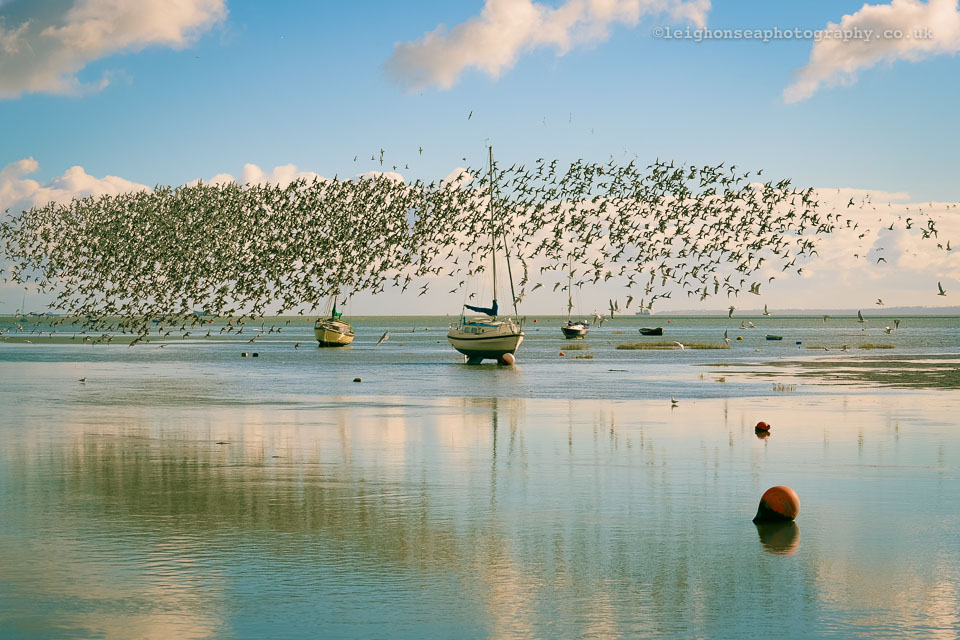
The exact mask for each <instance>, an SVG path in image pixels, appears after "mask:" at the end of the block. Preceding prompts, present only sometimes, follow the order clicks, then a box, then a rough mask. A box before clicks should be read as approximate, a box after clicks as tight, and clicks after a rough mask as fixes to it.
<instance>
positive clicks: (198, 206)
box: [0, 158, 946, 341]
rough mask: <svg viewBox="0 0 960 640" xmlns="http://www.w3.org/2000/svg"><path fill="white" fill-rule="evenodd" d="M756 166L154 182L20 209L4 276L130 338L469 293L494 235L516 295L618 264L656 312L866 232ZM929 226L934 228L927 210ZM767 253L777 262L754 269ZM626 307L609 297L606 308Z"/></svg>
mask: <svg viewBox="0 0 960 640" xmlns="http://www.w3.org/2000/svg"><path fill="white" fill-rule="evenodd" d="M761 174H762V171H758V172H756V174H751V173H750V172H742V171H738V170H737V167H736V166H725V165H724V164H720V165H717V166H690V165H676V164H674V163H672V162H669V163H668V162H663V161H657V162H655V163H653V164H651V165H649V166H647V167H640V166H638V165H636V164H635V163H634V162H631V163H629V164H619V163H617V162H615V161H614V160H613V159H612V158H611V160H610V161H609V162H606V163H590V162H585V161H582V160H580V161H576V162H574V163H572V164H571V165H570V166H569V167H567V168H566V169H561V168H559V167H558V161H557V160H551V161H548V160H546V159H543V158H541V159H539V160H538V161H537V162H536V163H534V164H533V165H532V166H524V165H517V164H514V165H512V166H509V167H500V166H498V165H494V166H492V167H490V169H489V174H488V172H487V170H485V169H474V168H466V169H463V170H462V172H461V173H460V175H459V178H458V179H454V180H449V179H448V180H442V181H434V182H429V183H427V182H423V181H421V180H417V181H414V182H412V183H404V182H402V181H399V180H396V179H393V178H391V177H390V176H386V175H376V176H372V177H360V178H354V179H339V178H334V179H332V180H322V179H313V180H310V181H307V180H303V179H301V180H297V181H294V182H291V183H290V184H289V185H286V186H278V185H271V184H254V185H238V184H236V183H227V184H218V185H207V184H203V183H200V184H196V185H190V186H182V187H178V188H170V187H158V188H156V189H154V190H153V191H141V192H137V193H128V194H121V195H113V196H102V197H99V198H94V197H89V198H82V199H75V200H73V201H71V202H69V203H67V204H56V203H50V204H47V205H45V206H39V207H34V208H32V209H29V210H27V211H24V212H22V213H20V214H17V215H14V216H12V217H10V218H8V219H7V220H5V221H4V222H3V223H2V224H0V264H4V263H6V264H7V266H8V269H9V273H5V274H2V275H3V276H4V279H5V280H12V281H14V282H18V283H20V284H27V283H33V286H36V287H37V288H38V289H39V290H40V291H42V292H53V294H54V295H55V303H54V307H55V308H56V309H58V310H60V311H62V312H64V313H66V314H68V315H69V316H72V318H71V321H74V320H75V319H79V320H80V321H81V322H82V323H83V324H84V325H85V327H86V328H87V329H89V330H91V331H103V330H104V329H107V328H110V329H113V330H117V331H120V332H122V333H133V334H135V335H136V336H137V338H136V340H141V339H143V338H144V337H145V336H146V335H148V334H149V332H150V329H151V327H154V326H156V325H157V324H158V322H159V324H160V330H161V332H162V331H163V327H164V326H165V325H166V326H169V327H180V328H181V329H183V330H188V329H190V328H193V327H196V326H198V325H199V324H202V320H201V316H202V315H213V316H220V317H227V318H230V319H231V323H230V326H231V327H233V326H238V327H242V325H243V323H244V321H245V320H247V319H249V318H254V317H261V316H262V315H263V314H264V313H265V311H266V310H267V309H270V310H271V312H273V313H278V314H285V313H294V312H298V313H300V314H305V313H306V314H308V315H312V312H314V311H316V310H317V308H318V307H319V306H320V305H322V304H324V302H325V301H326V300H328V299H329V298H330V297H334V296H347V295H351V294H352V293H355V292H360V291H371V292H374V293H379V292H382V291H384V290H385V289H386V288H387V287H397V288H399V289H401V290H402V291H407V290H408V289H410V290H411V292H414V291H415V292H417V295H423V294H424V293H426V292H427V290H428V289H429V287H430V286H431V283H436V282H438V279H439V278H440V277H446V278H448V282H450V283H451V284H454V285H455V286H454V288H453V289H452V291H454V292H456V291H462V290H464V284H465V283H466V282H467V281H468V280H469V279H470V278H472V277H475V276H488V275H489V271H486V272H485V270H487V269H488V268H489V267H488V263H489V256H490V252H491V250H492V249H493V246H492V244H491V241H490V238H491V235H494V236H495V238H496V250H497V253H498V254H500V255H501V256H502V255H504V254H505V255H506V256H507V257H508V263H507V264H508V268H512V269H513V271H511V279H512V280H514V281H515V282H516V289H515V290H512V291H511V295H512V299H513V302H514V303H515V304H519V303H521V302H522V301H523V299H524V297H525V296H527V295H528V294H529V293H530V292H532V291H535V290H537V289H539V288H541V287H543V286H544V285H545V284H549V283H550V282H551V281H552V280H557V279H558V278H557V276H558V274H562V276H563V277H562V278H561V280H562V281H558V282H556V283H555V284H554V286H553V290H554V291H556V290H557V289H558V288H560V287H563V289H566V288H567V286H573V287H590V286H593V285H597V284H598V283H601V282H607V281H609V280H611V279H615V280H614V282H615V283H616V282H620V283H622V285H623V286H624V287H626V288H627V289H628V290H629V291H630V294H629V295H628V296H627V297H626V304H625V308H626V309H629V308H630V306H631V304H633V302H634V300H637V299H638V298H639V300H637V305H636V307H635V308H637V309H639V310H643V309H652V308H653V306H654V304H655V303H656V302H657V301H658V300H662V299H665V298H670V297H671V296H672V295H673V294H674V293H676V292H683V293H686V295H687V296H691V297H696V298H698V299H700V300H703V299H706V298H708V297H711V296H725V297H728V298H729V297H736V296H738V295H739V294H740V293H741V292H746V293H750V294H754V295H758V296H759V295H761V294H760V287H761V286H762V285H763V284H765V283H766V282H769V281H771V280H773V279H774V277H776V276H770V275H769V274H770V273H771V272H775V273H778V274H779V273H782V272H788V271H795V272H802V264H803V262H804V260H805V259H808V258H809V257H810V256H811V255H814V254H816V253H817V250H816V247H817V238H818V236H822V235H824V234H830V233H834V232H837V231H839V230H843V229H849V228H853V229H856V225H854V226H853V227H851V224H850V220H849V219H844V218H843V216H842V215H841V212H838V211H836V210H826V208H825V207H823V206H821V203H820V202H819V201H818V200H817V198H816V197H815V194H814V191H813V189H812V188H808V189H798V188H796V187H794V186H793V185H792V183H791V182H790V180H786V179H784V180H779V181H772V180H769V181H766V182H761V177H760V176H761ZM848 206H849V205H848ZM844 222H845V223H846V224H845V225H844ZM492 232H493V234H492ZM923 232H924V235H925V237H927V236H929V235H931V234H932V235H934V236H935V235H936V228H935V226H934V224H933V222H932V221H930V222H929V223H928V225H927V226H926V227H924V228H923ZM510 265H512V267H511V266H510ZM762 265H766V267H767V273H766V276H767V277H765V278H763V279H761V278H756V277H754V276H755V274H756V272H758V270H760V268H761V266H762ZM771 268H773V271H771ZM568 281H569V282H570V283H571V284H570V285H568V284H567V282H568ZM945 294H946V292H945V291H943V288H942V287H940V295H945ZM734 309H735V307H734V306H732V305H731V306H730V315H731V316H732V314H733V311H734ZM197 310H202V312H203V314H201V313H198V311H197ZM619 311H620V305H619V301H614V300H611V301H610V315H611V316H612V315H614V314H615V313H618V312H619ZM234 320H235V321H236V325H234ZM385 339H387V336H384V337H383V338H381V341H382V340H385Z"/></svg>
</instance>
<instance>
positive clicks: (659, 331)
mask: <svg viewBox="0 0 960 640" xmlns="http://www.w3.org/2000/svg"><path fill="white" fill-rule="evenodd" d="M640 334H641V335H644V336H662V335H663V327H656V328H654V329H651V328H649V327H642V328H641V329H640Z"/></svg>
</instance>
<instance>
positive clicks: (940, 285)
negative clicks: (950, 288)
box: [937, 282, 947, 296]
mask: <svg viewBox="0 0 960 640" xmlns="http://www.w3.org/2000/svg"><path fill="white" fill-rule="evenodd" d="M937 289H940V293H938V294H937V295H938V296H945V295H947V292H946V291H944V290H943V285H942V284H940V283H939V282H938V283H937Z"/></svg>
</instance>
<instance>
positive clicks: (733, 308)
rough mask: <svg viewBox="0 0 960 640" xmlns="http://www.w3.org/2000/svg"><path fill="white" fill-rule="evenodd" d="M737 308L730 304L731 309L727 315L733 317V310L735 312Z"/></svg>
mask: <svg viewBox="0 0 960 640" xmlns="http://www.w3.org/2000/svg"><path fill="white" fill-rule="evenodd" d="M735 309H736V307H735V306H733V305H730V310H729V312H728V313H727V317H728V318H732V317H733V312H734V310H735Z"/></svg>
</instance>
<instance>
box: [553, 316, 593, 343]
mask: <svg viewBox="0 0 960 640" xmlns="http://www.w3.org/2000/svg"><path fill="white" fill-rule="evenodd" d="M560 331H563V337H564V338H567V339H568V340H579V339H582V338H585V337H586V336H587V331H590V325H588V324H587V323H586V322H584V321H583V320H567V322H566V324H563V325H561V326H560Z"/></svg>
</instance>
